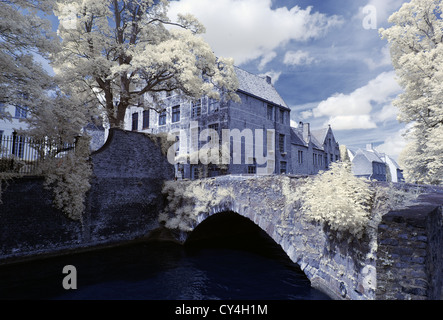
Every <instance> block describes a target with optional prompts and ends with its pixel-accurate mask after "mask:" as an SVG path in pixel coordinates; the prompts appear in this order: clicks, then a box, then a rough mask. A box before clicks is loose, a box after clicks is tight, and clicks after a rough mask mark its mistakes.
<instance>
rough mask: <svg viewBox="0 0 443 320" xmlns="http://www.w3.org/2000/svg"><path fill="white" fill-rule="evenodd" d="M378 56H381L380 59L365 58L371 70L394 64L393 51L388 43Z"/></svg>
mask: <svg viewBox="0 0 443 320" xmlns="http://www.w3.org/2000/svg"><path fill="white" fill-rule="evenodd" d="M376 56H378V57H380V59H378V61H376V60H374V58H372V57H371V58H365V59H364V62H365V63H366V64H367V65H368V67H369V69H370V70H374V69H377V68H379V67H385V66H390V65H392V60H391V52H390V49H389V45H388V44H387V45H385V46H384V47H383V48H381V50H380V53H378V54H377V55H376Z"/></svg>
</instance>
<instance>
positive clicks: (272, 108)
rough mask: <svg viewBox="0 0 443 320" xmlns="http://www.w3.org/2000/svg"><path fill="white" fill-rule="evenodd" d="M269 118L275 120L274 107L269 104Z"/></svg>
mask: <svg viewBox="0 0 443 320" xmlns="http://www.w3.org/2000/svg"><path fill="white" fill-rule="evenodd" d="M267 118H268V120H271V121H272V120H274V107H273V106H271V105H270V104H268V114H267Z"/></svg>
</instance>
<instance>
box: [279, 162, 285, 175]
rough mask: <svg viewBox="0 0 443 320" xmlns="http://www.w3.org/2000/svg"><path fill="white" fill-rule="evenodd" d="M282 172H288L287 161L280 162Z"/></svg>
mask: <svg viewBox="0 0 443 320" xmlns="http://www.w3.org/2000/svg"><path fill="white" fill-rule="evenodd" d="M280 174H286V162H285V161H282V162H280Z"/></svg>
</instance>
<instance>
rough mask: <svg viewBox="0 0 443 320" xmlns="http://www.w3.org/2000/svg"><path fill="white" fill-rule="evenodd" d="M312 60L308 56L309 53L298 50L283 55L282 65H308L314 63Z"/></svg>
mask: <svg viewBox="0 0 443 320" xmlns="http://www.w3.org/2000/svg"><path fill="white" fill-rule="evenodd" d="M314 60H315V59H314V58H312V57H311V56H310V55H309V52H306V51H302V50H298V51H288V52H286V54H285V58H284V59H283V63H284V64H286V65H293V66H299V65H308V64H311V63H312V62H314Z"/></svg>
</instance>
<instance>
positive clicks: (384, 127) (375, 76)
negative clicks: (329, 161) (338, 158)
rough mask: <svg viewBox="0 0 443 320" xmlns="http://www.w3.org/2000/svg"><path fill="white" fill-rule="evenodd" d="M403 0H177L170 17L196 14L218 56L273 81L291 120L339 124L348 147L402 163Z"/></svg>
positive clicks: (319, 125)
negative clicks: (394, 24) (397, 53)
mask: <svg viewBox="0 0 443 320" xmlns="http://www.w3.org/2000/svg"><path fill="white" fill-rule="evenodd" d="M405 2H408V1H400V0H321V1H312V0H177V1H171V4H170V10H169V15H170V17H171V18H172V19H174V17H175V16H176V14H177V13H179V12H180V13H191V14H193V15H194V16H195V17H196V18H197V19H198V20H199V21H200V22H201V23H203V25H205V27H206V33H205V34H204V35H203V37H204V38H205V40H206V41H207V42H208V43H209V44H210V45H211V47H212V49H213V50H214V52H215V54H216V55H217V56H222V57H233V58H234V61H235V65H236V66H238V67H240V68H242V69H244V70H246V71H249V72H252V73H255V74H260V75H269V76H271V78H272V80H273V84H274V86H275V88H276V89H277V91H278V92H279V93H280V95H281V96H282V98H283V99H284V100H285V102H286V104H287V105H288V106H289V107H290V108H291V110H292V112H291V122H292V124H293V125H294V126H295V125H297V124H298V123H299V122H300V121H303V122H309V123H311V127H312V128H313V129H320V128H322V127H325V126H328V125H331V128H332V130H333V132H334V135H335V137H336V139H337V141H338V142H339V143H340V144H343V145H346V146H347V147H348V148H351V149H352V148H365V146H366V144H369V143H372V144H374V146H375V147H376V149H377V150H378V151H379V152H385V153H387V154H389V155H390V156H392V157H394V158H395V159H397V157H398V155H399V153H400V151H401V150H402V149H403V148H404V146H405V141H404V139H403V137H402V134H403V133H404V131H405V124H402V123H399V122H398V121H397V119H396V118H397V110H396V108H395V107H394V106H393V105H392V101H393V100H394V99H395V98H396V96H397V95H398V94H400V93H401V92H402V89H401V88H400V86H399V85H398V84H397V82H396V80H395V71H394V68H393V66H392V63H391V59H390V55H389V47H388V43H387V41H386V40H384V39H381V37H380V35H379V29H380V28H388V27H389V26H390V24H389V23H388V18H389V16H390V15H391V14H392V13H394V12H395V11H397V10H398V9H399V8H400V7H401V5H402V4H403V3H405Z"/></svg>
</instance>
